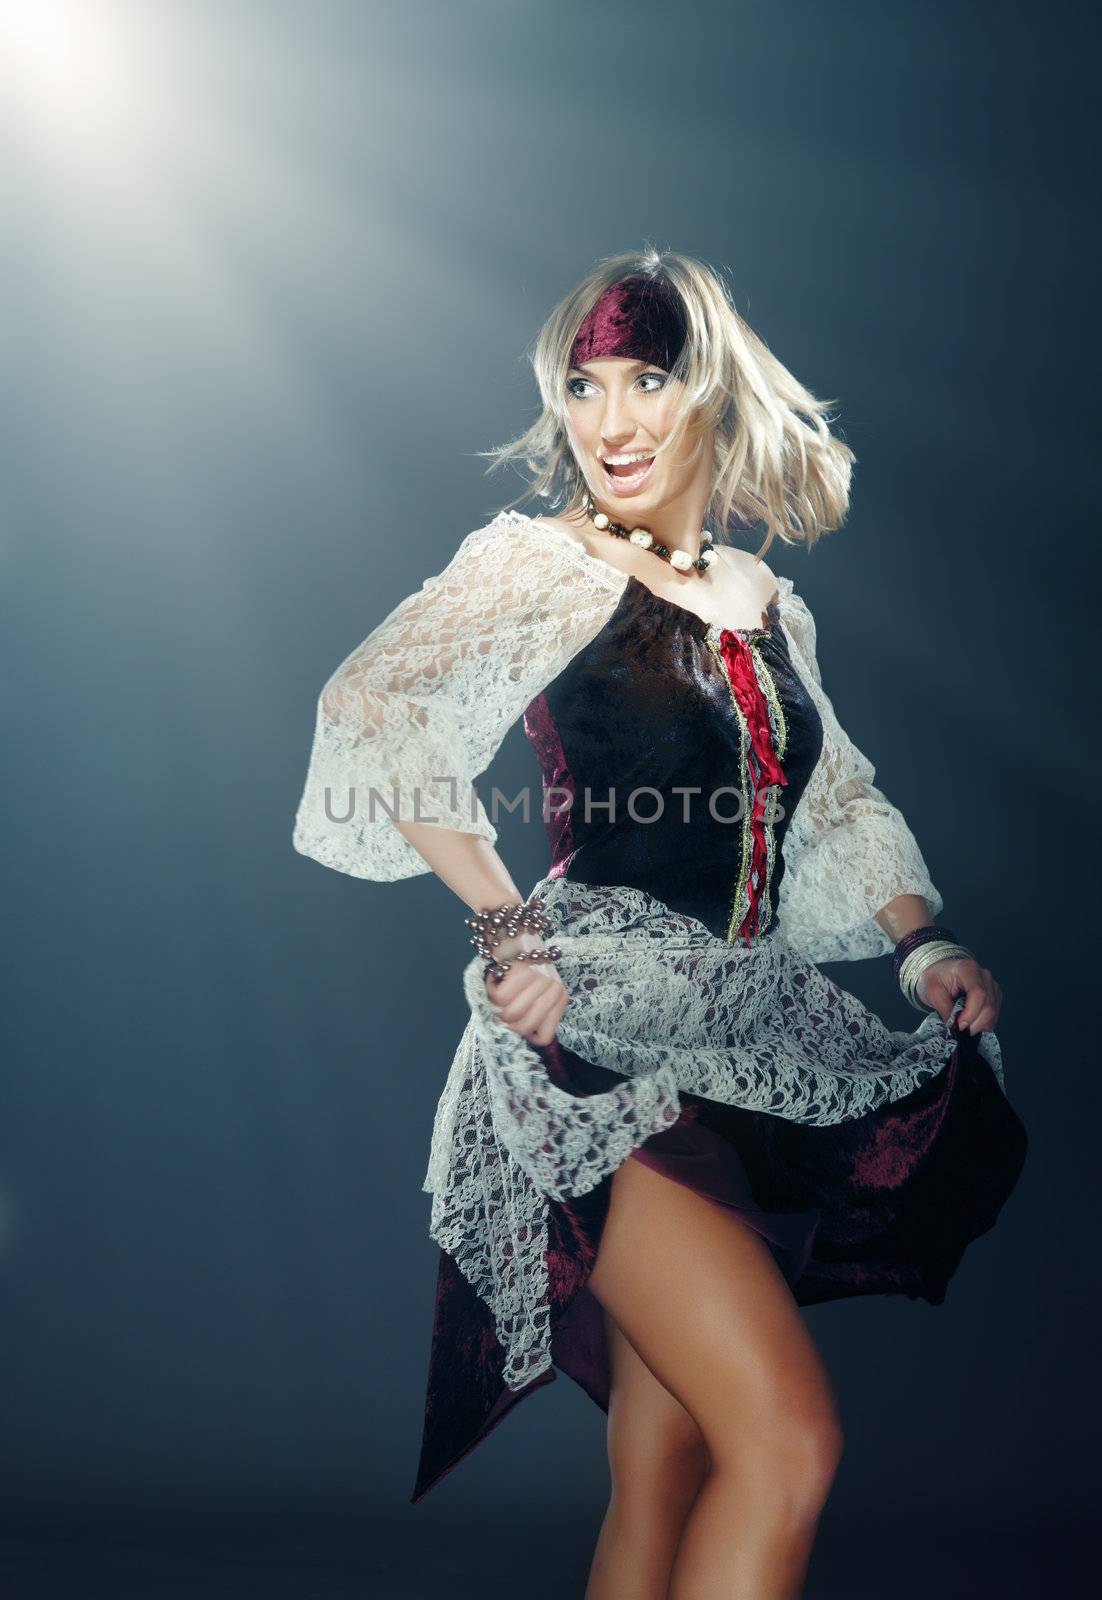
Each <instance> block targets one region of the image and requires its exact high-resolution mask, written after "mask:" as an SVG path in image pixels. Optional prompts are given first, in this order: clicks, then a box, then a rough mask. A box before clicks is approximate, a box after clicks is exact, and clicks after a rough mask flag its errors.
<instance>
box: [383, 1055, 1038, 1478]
mask: <svg viewBox="0 0 1102 1600" xmlns="http://www.w3.org/2000/svg"><path fill="white" fill-rule="evenodd" d="M538 1054H539V1055H540V1057H541V1059H542V1061H543V1063H544V1065H545V1067H546V1071H547V1075H548V1077H549V1078H550V1079H551V1080H552V1082H554V1083H555V1084H556V1085H557V1086H558V1087H559V1088H562V1089H564V1090H566V1091H567V1092H569V1093H570V1094H572V1095H575V1096H580V1097H586V1096H589V1095H592V1094H599V1093H603V1092H605V1091H607V1090H609V1089H610V1088H614V1087H615V1086H616V1085H617V1084H619V1083H621V1082H623V1081H624V1080H623V1079H622V1078H621V1077H620V1076H619V1075H618V1074H617V1073H615V1072H613V1071H611V1070H610V1069H609V1068H607V1067H604V1066H599V1065H597V1064H595V1063H592V1062H590V1061H587V1060H585V1059H583V1058H582V1057H581V1056H580V1055H577V1054H575V1053H574V1052H573V1051H571V1050H569V1049H568V1048H566V1046H564V1045H563V1044H562V1043H561V1042H558V1041H556V1042H555V1043H553V1044H552V1045H550V1046H548V1047H546V1048H545V1049H543V1050H540V1051H539V1052H538ZM680 1100H681V1111H680V1114H679V1116H678V1117H677V1120H676V1122H674V1123H673V1125H672V1126H670V1127H666V1128H663V1129H661V1130H660V1131H659V1132H657V1133H653V1134H651V1135H650V1137H649V1138H647V1139H646V1140H645V1141H643V1142H642V1143H641V1144H639V1145H638V1146H637V1147H636V1148H635V1149H634V1150H633V1151H632V1152H631V1154H630V1155H629V1156H628V1157H627V1159H629V1160H636V1161H643V1162H645V1163H646V1164H647V1165H648V1166H650V1167H652V1168H653V1169H654V1170H655V1171H657V1172H660V1173H661V1174H663V1175H664V1176H665V1177H667V1178H668V1179H669V1180H670V1181H671V1182H674V1183H683V1184H685V1185H687V1186H688V1187H689V1188H691V1189H693V1190H694V1191H695V1192H696V1193H698V1194H700V1195H702V1196H704V1197H706V1198H707V1199H709V1200H711V1201H712V1202H713V1203H715V1204H717V1205H723V1206H727V1207H729V1208H730V1209H731V1210H732V1211H733V1212H734V1213H735V1214H737V1215H738V1216H739V1217H741V1219H742V1220H743V1222H744V1223H746V1224H747V1225H748V1226H749V1227H752V1228H754V1229H756V1230H757V1232H758V1233H760V1234H761V1235H762V1237H763V1238H764V1239H765V1240H766V1242H767V1243H768V1245H769V1247H770V1249H771V1251H772V1253H773V1256H774V1259H775V1260H776V1262H777V1265H778V1267H779V1269H780V1271H781V1272H782V1273H783V1274H784V1277H785V1279H786V1281H787V1282H788V1284H789V1286H790V1288H791V1290H792V1293H793V1296H794V1298H795V1300H796V1302H797V1304H799V1305H813V1304H816V1303H818V1302H821V1301H825V1300H836V1299H841V1298H843V1297H847V1296H852V1295H861V1294H893V1293H896V1294H906V1295H907V1296H909V1297H910V1298H911V1299H918V1298H922V1299H924V1300H926V1301H928V1302H929V1303H930V1304H931V1305H938V1304H940V1303H941V1302H942V1301H943V1300H944V1298H945V1292H946V1286H947V1284H948V1282H949V1279H950V1278H951V1277H952V1275H953V1273H954V1271H955V1270H956V1267H957V1266H958V1264H959V1262H960V1260H961V1257H962V1255H963V1253H964V1251H965V1249H966V1247H967V1245H968V1244H969V1243H970V1242H971V1241H972V1240H973V1239H976V1238H978V1237H979V1236H980V1235H981V1234H983V1233H985V1232H986V1231H987V1230H988V1229H989V1228H990V1227H991V1226H992V1225H993V1224H994V1222H995V1220H996V1218H997V1216H998V1214H999V1211H1000V1209H1001V1208H1002V1206H1003V1204H1004V1202H1005V1201H1006V1199H1007V1197H1008V1195H1009V1194H1010V1192H1011V1190H1012V1189H1013V1188H1014V1185H1015V1183H1016V1182H1017V1179H1018V1176H1019V1173H1020V1172H1021V1169H1022V1165H1023V1162H1024V1159H1025V1151H1026V1131H1025V1128H1024V1126H1023V1124H1022V1123H1021V1121H1020V1119H1019V1118H1018V1116H1017V1115H1016V1113H1015V1111H1014V1110H1013V1108H1012V1106H1011V1105H1010V1103H1009V1101H1008V1100H1007V1098H1006V1095H1005V1093H1004V1091H1003V1089H1002V1087H1001V1086H1000V1083H999V1081H998V1079H997V1078H996V1075H995V1072H994V1071H993V1070H992V1067H991V1065H990V1064H989V1062H988V1061H987V1060H986V1059H985V1057H984V1055H983V1054H982V1053H981V1051H980V1048H979V1040H978V1039H977V1038H975V1037H973V1036H972V1035H971V1034H968V1033H965V1034H963V1035H961V1036H960V1037H959V1038H958V1040H957V1043H956V1045H955V1047H954V1048H953V1050H952V1053H951V1054H950V1056H949V1058H948V1060H947V1062H946V1064H945V1066H944V1068H943V1069H942V1070H941V1071H940V1072H938V1073H937V1075H936V1076H933V1077H930V1078H928V1079H927V1080H926V1081H923V1082H921V1083H919V1084H918V1086H917V1087H916V1088H915V1089H913V1090H912V1091H911V1092H910V1093H909V1094H907V1095H905V1096H904V1097H903V1098H900V1099H896V1100H893V1101H890V1102H886V1103H883V1104H881V1105H879V1106H878V1107H876V1108H874V1109H871V1110H868V1111H866V1112H865V1113H864V1114H862V1115H859V1116H856V1117H854V1118H851V1119H849V1120H846V1121H841V1122H836V1123H833V1124H831V1125H827V1126H823V1125H817V1124H813V1123H808V1122H802V1121H798V1120H793V1119H791V1118H788V1117H784V1116H777V1115H773V1114H771V1113H769V1112H764V1111H758V1110H748V1109H745V1108H743V1107H739V1106H734V1105H729V1104H725V1103H723V1102H721V1101H716V1100H712V1099H707V1098H704V1097H702V1096H698V1095H693V1094H688V1093H685V1092H682V1094H681V1096H680ZM610 1194H611V1175H608V1176H606V1177H605V1178H604V1179H602V1181H601V1182H600V1183H599V1184H597V1185H596V1186H595V1187H594V1188H592V1189H590V1190H589V1191H588V1192H587V1193H585V1194H583V1195H580V1196H576V1197H572V1198H570V1199H559V1200H554V1199H552V1200H549V1202H548V1218H547V1238H546V1266H547V1285H548V1299H549V1303H550V1318H551V1358H552V1362H553V1367H552V1368H551V1369H548V1370H544V1371H542V1372H540V1373H539V1374H538V1375H537V1376H536V1377H534V1378H533V1379H532V1380H531V1382H530V1383H528V1384H527V1385H525V1386H524V1387H521V1388H519V1389H518V1388H513V1387H509V1386H507V1385H506V1383H505V1381H504V1378H503V1369H504V1352H503V1350H502V1347H501V1344H500V1342H499V1340H498V1338H497V1335H496V1332H495V1323H494V1318H493V1315H492V1313H491V1311H490V1309H489V1307H488V1306H487V1305H486V1303H485V1302H484V1301H483V1300H482V1299H481V1298H480V1297H479V1295H478V1294H477V1293H476V1292H475V1290H474V1289H473V1288H472V1286H471V1284H470V1283H469V1282H468V1280H467V1278H466V1277H465V1276H464V1275H463V1274H462V1273H461V1272H460V1271H459V1269H458V1267H457V1266H456V1264H455V1262H454V1261H453V1260H452V1258H451V1256H449V1254H448V1253H447V1252H446V1251H444V1250H443V1249H441V1250H440V1251H439V1255H438V1270H437V1284H436V1300H435V1309H434V1317H433V1329H432V1340H431V1349H430V1355H429V1371H428V1382H427V1388H426V1394H425V1408H424V1431H423V1436H422V1444H421V1453H420V1459H419V1461H418V1465H417V1472H416V1479H415V1484H414V1490H413V1494H412V1496H411V1499H412V1501H414V1502H416V1501H417V1500H419V1499H420V1498H421V1497H422V1496H423V1495H424V1494H425V1493H427V1491H428V1490H429V1489H430V1488H432V1487H433V1486H434V1485H435V1484H436V1483H438V1482H439V1481H440V1479H441V1478H442V1477H443V1476H444V1475H445V1474H446V1473H447V1472H449V1471H450V1470H451V1469H452V1468H453V1467H454V1466H455V1465H457V1463H458V1462H459V1461H460V1460H462V1459H463V1457H464V1456H466V1455H467V1454H469V1452H470V1451H471V1450H473V1449H474V1447H475V1446H476V1445H477V1444H478V1443H480V1441H481V1440H482V1439H484V1438H485V1437H486V1436H487V1434H488V1433H490V1432H491V1430H492V1429H493V1428H494V1427H496V1425H497V1424H498V1423H499V1422H500V1421H501V1420H502V1418H503V1417H504V1416H505V1415H506V1414H507V1413H508V1412H509V1411H510V1410H511V1409H512V1407H513V1406H514V1405H515V1404H516V1403H517V1402H518V1401H520V1400H522V1399H524V1398H525V1397H526V1396H527V1395H528V1394H531V1393H532V1392H533V1391H534V1390H536V1389H537V1388H539V1387H541V1386H542V1385H543V1384H545V1383H550V1382H552V1381H553V1380H554V1378H555V1377H556V1374H557V1371H558V1372H564V1373H566V1374H567V1376H568V1377H570V1378H573V1379H574V1381H575V1382H576V1383H577V1384H579V1385H580V1387H581V1388H582V1389H583V1390H584V1391H585V1392H586V1393H587V1394H588V1395H589V1396H590V1397H591V1399H592V1400H593V1401H594V1402H595V1403H596V1404H597V1405H599V1406H600V1407H601V1409H602V1410H604V1411H606V1412H607V1410H608V1405H609V1387H610V1374H609V1359H608V1349H607V1341H606V1338H605V1329H604V1320H603V1315H602V1311H601V1307H600V1305H599V1303H598V1302H597V1300H596V1299H595V1297H594V1296H593V1295H592V1294H591V1293H590V1291H589V1290H588V1288H587V1287H586V1284H587V1279H588V1278H589V1275H590V1273H591V1272H592V1270H593V1265H594V1262H595V1261H596V1258H597V1251H598V1249H599V1246H600V1241H601V1233H602V1230H603V1227H604V1222H605V1218H606V1216H607V1213H608V1205H609V1199H610Z"/></svg>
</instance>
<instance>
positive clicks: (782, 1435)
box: [726, 1402, 845, 1514]
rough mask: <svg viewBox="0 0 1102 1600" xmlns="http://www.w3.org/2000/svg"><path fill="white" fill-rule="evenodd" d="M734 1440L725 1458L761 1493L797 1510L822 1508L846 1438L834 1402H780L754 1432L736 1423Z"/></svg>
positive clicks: (815, 1511) (800, 1512) (807, 1510)
mask: <svg viewBox="0 0 1102 1600" xmlns="http://www.w3.org/2000/svg"><path fill="white" fill-rule="evenodd" d="M728 1438H729V1439H730V1438H731V1435H730V1434H729V1435H728ZM733 1441H734V1442H733V1448H730V1447H729V1448H728V1450H727V1451H726V1459H727V1462H728V1464H731V1465H733V1466H734V1467H735V1468H736V1470H737V1471H738V1472H739V1474H740V1476H743V1477H744V1478H746V1477H748V1478H749V1479H750V1480H751V1481H752V1482H753V1483H754V1484H755V1486H756V1488H757V1491H758V1492H759V1493H761V1494H762V1495H763V1496H766V1497H768V1498H771V1499H772V1500H774V1501H775V1502H776V1503H777V1504H778V1505H783V1506H784V1507H785V1508H786V1509H787V1510H790V1511H793V1512H795V1513H797V1514H802V1513H808V1514H814V1513H817V1512H818V1511H819V1510H821V1509H822V1506H823V1503H824V1501H825V1500H826V1498H827V1495H828V1494H829V1493H830V1489H831V1486H832V1484H833V1482H834V1479H835V1476H836V1475H837V1472H838V1467H839V1465H840V1463H841V1459H842V1451H843V1448H844V1442H845V1441H844V1437H843V1433H842V1425H841V1420H840V1418H839V1417H838V1414H837V1412H836V1411H835V1410H834V1408H833V1407H832V1406H831V1405H829V1404H807V1405H800V1404H798V1403H792V1402H789V1403H786V1404H783V1405H777V1406H775V1407H773V1408H772V1409H771V1410H770V1411H769V1413H768V1414H767V1415H766V1416H764V1417H763V1418H762V1419H761V1421H760V1422H759V1424H758V1426H757V1427H755V1428H754V1430H753V1431H752V1433H751V1432H749V1431H748V1430H747V1429H746V1428H745V1426H742V1427H739V1426H737V1425H736V1427H735V1429H734V1430H733Z"/></svg>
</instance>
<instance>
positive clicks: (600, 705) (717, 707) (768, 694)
mask: <svg viewBox="0 0 1102 1600" xmlns="http://www.w3.org/2000/svg"><path fill="white" fill-rule="evenodd" d="M767 615H768V618H769V626H768V628H750V629H745V628H744V629H735V630H725V631H724V630H720V629H719V628H715V627H712V626H711V625H710V624H708V623H707V622H705V621H703V620H702V619H701V618H700V617H698V616H696V614H695V613H694V612H692V611H689V610H687V609H686V608H685V607H684V606H680V605H678V604H676V603H675V602H674V601H671V600H666V599H665V598H663V597H662V596H661V595H657V594H655V593H654V592H653V591H652V590H650V589H649V588H648V587H647V586H646V584H644V583H642V582H641V581H640V580H639V579H637V578H634V577H629V579H628V581H627V585H626V587H625V589H624V592H623V594H622V596H621V597H620V600H619V602H618V604H617V606H616V609H615V611H614V612H613V613H612V615H611V616H610V617H609V619H608V621H607V622H606V623H605V624H604V626H603V627H602V628H601V629H600V631H599V632H598V633H597V635H596V636H595V637H594V638H593V639H591V640H590V642H589V643H588V644H587V645H585V646H584V647H583V648H582V649H581V650H580V651H579V652H578V654H577V655H575V656H574V657H573V659H572V660H571V661H570V662H569V663H568V664H567V666H566V667H565V668H564V670H563V671H562V672H561V673H560V674H559V675H558V677H556V678H555V679H554V680H553V681H552V682H551V683H550V684H548V685H547V687H546V688H545V689H544V690H543V692H542V693H541V694H540V695H538V696H537V697H536V699H535V700H533V701H532V703H531V704H530V705H529V706H528V708H527V709H526V711H525V713H524V728H525V732H526V733H527V735H528V738H529V740H530V742H531V744H532V747H533V749H534V750H535V752H536V756H537V759H538V760H539V763H540V767H541V769H542V773H543V789H544V818H545V822H546V826H547V831H548V836H549V838H550V842H551V851H552V863H551V868H550V875H551V876H561V877H566V878H573V879H578V880H580V881H583V882H586V883H602V884H625V885H628V886H630V887H632V888H637V889H643V890H645V891H646V892H647V893H649V894H652V895H654V896H655V897H656V898H657V899H659V900H661V901H663V902H664V903H665V904H666V905H668V906H670V907H671V909H673V910H675V911H683V912H686V913H688V914H689V915H691V916H693V917H696V918H697V919H698V920H699V921H700V922H703V923H704V924H705V926H706V927H708V928H709V929H710V930H711V931H712V932H713V933H714V934H716V935H717V937H719V938H723V939H726V940H728V941H729V942H734V940H735V939H736V938H740V939H742V940H744V941H745V942H752V940H753V939H755V938H760V937H763V936H764V935H765V934H766V933H767V932H769V930H770V929H771V928H772V927H773V925H774V924H775V921H776V907H777V896H778V892H779V889H780V884H781V879H782V876H783V873H784V855H783V844H784V836H785V833H786V832H787V829H788V825H789V822H790V819H791V817H792V814H793V812H794V810H795V808H796V805H797V803H798V801H799V798H800V796H801V794H802V793H803V791H804V789H805V787H806V785H807V782H808V779H809V778H810V776H811V773H812V771H813V769H814V767H815V763H816V761H817V760H818V757H819V753H820V751H821V748H822V737H823V729H822V723H821V721H820V718H819V714H818V712H817V710H816V708H815V705H814V703H813V702H812V700H811V699H810V697H809V695H808V693H807V690H806V689H805V687H804V685H803V682H802V681H801V679H800V678H799V676H798V675H797V673H796V671H795V668H794V667H793V665H792V661H791V659H790V656H789V651H788V641H787V638H786V636H785V633H784V630H783V628H782V626H781V624H780V620H779V613H778V608H777V604H776V602H774V604H773V606H772V607H771V608H770V610H769V612H768V614H767ZM721 636H722V638H723V640H724V643H725V649H720V648H718V644H719V641H720V638H721ZM755 700H756V704H757V708H758V710H757V716H756V717H755V713H754V701H755ZM766 708H768V711H767V709H766ZM755 723H756V725H757V734H756V738H754V737H752V734H753V732H754V728H755ZM763 752H764V753H765V755H766V758H767V765H766V766H765V767H763V763H762V761H761V760H760V759H759V757H760V756H761V754H762V753H763ZM774 757H775V762H776V764H775V765H773V770H774V772H776V770H777V767H778V766H779V770H780V772H781V773H783V776H784V779H785V780H786V781H785V783H784V784H783V785H782V784H780V783H774V784H772V785H770V784H769V783H768V782H767V778H768V765H770V764H773V761H772V758H774ZM654 791H657V793H655V792H654ZM684 791H688V792H684ZM740 795H741V797H742V799H741V810H740V799H739V796H740ZM770 796H772V800H770ZM710 799H711V800H712V802H713V804H712V805H711V806H710V805H709V800H710ZM610 802H612V803H611V805H610ZM587 807H588V815H587ZM632 811H634V813H635V814H634V816H633V815H632V814H631V813H632ZM651 819H653V820H651ZM724 819H727V820H724ZM755 833H756V835H757V846H756V850H757V854H756V855H755V854H754V849H753V842H754V835H755ZM754 900H756V901H757V903H756V904H754V903H752V902H753V901H754Z"/></svg>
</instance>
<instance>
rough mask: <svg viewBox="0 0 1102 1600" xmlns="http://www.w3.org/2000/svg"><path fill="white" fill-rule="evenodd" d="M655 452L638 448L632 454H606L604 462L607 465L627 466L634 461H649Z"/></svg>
mask: <svg viewBox="0 0 1102 1600" xmlns="http://www.w3.org/2000/svg"><path fill="white" fill-rule="evenodd" d="M653 454H654V451H653V450H636V452H635V453H634V455H630V456H605V458H604V462H605V466H606V467H626V466H629V465H630V464H631V462H633V461H649V460H650V458H651V456H652V455H653Z"/></svg>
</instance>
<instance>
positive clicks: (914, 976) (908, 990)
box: [899, 939, 975, 1011]
mask: <svg viewBox="0 0 1102 1600" xmlns="http://www.w3.org/2000/svg"><path fill="white" fill-rule="evenodd" d="M959 957H963V958H964V959H965V960H967V961H974V960H975V956H974V954H973V952H972V951H971V950H969V949H968V947H967V946H966V945H963V944H955V943H953V942H952V941H951V940H949V939H930V940H928V941H927V942H926V944H920V945H919V946H918V947H917V949H915V950H912V951H911V952H910V954H909V955H907V956H905V957H904V958H903V962H902V964H901V966H900V968H899V987H900V989H901V990H902V991H903V995H904V998H905V999H906V1000H908V1001H909V1002H910V1004H911V1005H912V1006H914V1008H915V1010H916V1011H933V1010H935V1009H936V1007H934V1006H927V1005H923V1003H922V1001H921V1000H920V999H919V998H918V982H919V979H920V978H921V977H922V974H923V973H924V972H925V971H926V970H927V968H929V967H932V966H933V965H934V963H935V962H937V961H945V960H947V959H949V958H959Z"/></svg>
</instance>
